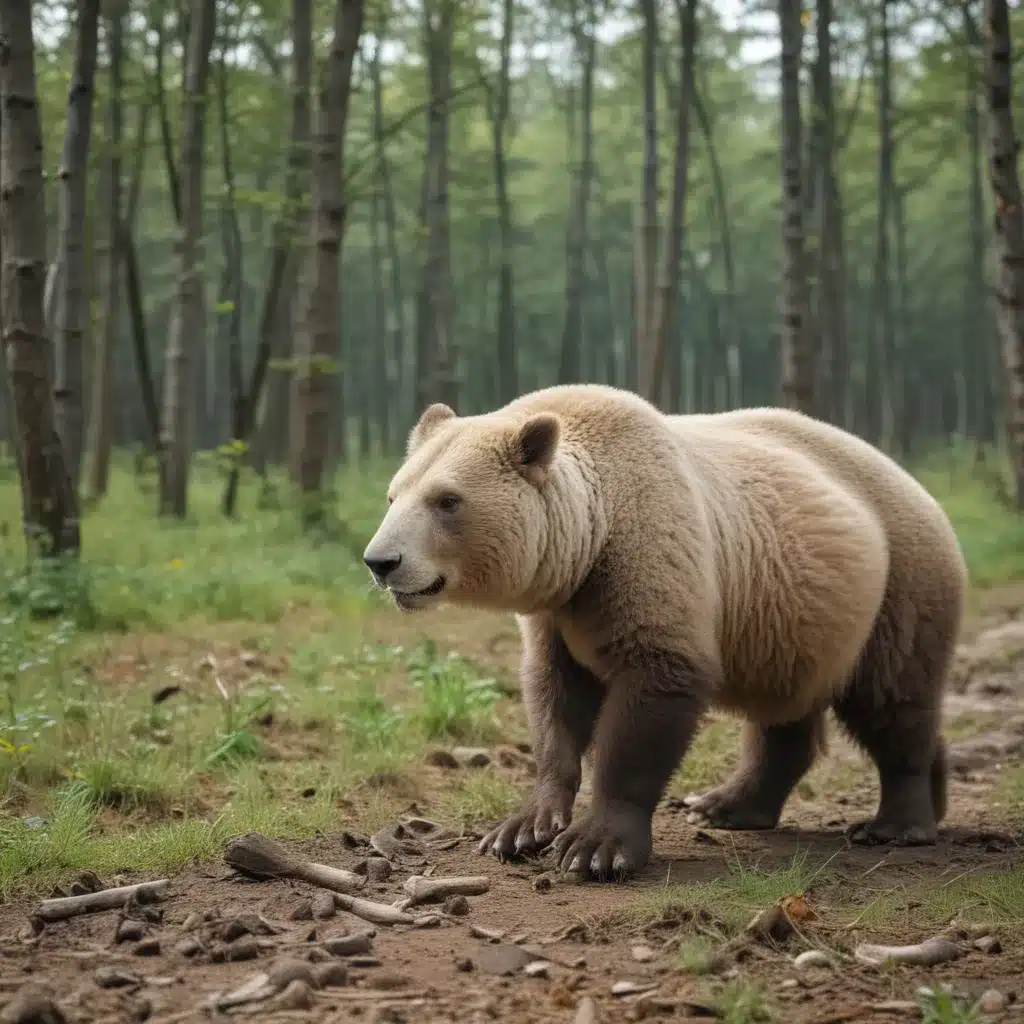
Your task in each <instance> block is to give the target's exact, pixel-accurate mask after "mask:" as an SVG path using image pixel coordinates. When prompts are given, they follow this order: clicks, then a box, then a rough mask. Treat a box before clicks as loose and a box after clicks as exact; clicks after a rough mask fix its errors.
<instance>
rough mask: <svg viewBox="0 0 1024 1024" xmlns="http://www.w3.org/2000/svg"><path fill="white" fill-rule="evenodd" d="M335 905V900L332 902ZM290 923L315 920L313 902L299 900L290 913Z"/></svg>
mask: <svg viewBox="0 0 1024 1024" xmlns="http://www.w3.org/2000/svg"><path fill="white" fill-rule="evenodd" d="M332 903H333V900H332ZM288 920H289V921H312V920H313V901H312V900H299V902H298V903H296V904H295V906H294V907H292V909H291V910H290V911H289V912H288Z"/></svg>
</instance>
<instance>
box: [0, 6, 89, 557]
mask: <svg viewBox="0 0 1024 1024" xmlns="http://www.w3.org/2000/svg"><path fill="white" fill-rule="evenodd" d="M0 110H2V111H3V126H2V131H0V252H2V258H3V265H2V268H0V307H2V323H3V344H4V354H5V358H6V363H7V372H8V379H9V383H10V391H11V399H12V404H13V406H14V420H15V424H16V427H17V438H16V446H17V450H18V468H19V471H20V475H21V493H22V516H23V518H24V523H25V535H26V538H27V540H28V542H29V546H30V550H33V549H37V550H38V551H39V552H41V553H42V554H44V555H46V556H58V555H62V554H65V553H77V551H78V550H79V547H80V534H79V525H78V505H77V501H76V499H75V490H74V487H73V486H72V483H71V477H70V475H69V474H68V470H67V464H66V462H65V459H64V451H63V448H62V447H61V442H60V436H59V434H58V433H57V426H56V416H55V410H54V401H53V379H52V377H51V372H50V364H51V359H52V350H51V346H50V343H49V339H48V337H47V334H46V328H45V323H44V315H43V293H44V291H45V288H46V220H45V205H44V200H43V140H42V127H41V123H40V115H39V102H38V99H37V96H36V70H35V48H34V44H33V38H32V5H31V4H29V3H6V4H2V5H0Z"/></svg>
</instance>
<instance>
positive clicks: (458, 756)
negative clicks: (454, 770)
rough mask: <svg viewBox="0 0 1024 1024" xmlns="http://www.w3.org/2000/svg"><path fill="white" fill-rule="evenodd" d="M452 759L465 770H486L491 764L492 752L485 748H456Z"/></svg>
mask: <svg viewBox="0 0 1024 1024" xmlns="http://www.w3.org/2000/svg"><path fill="white" fill-rule="evenodd" d="M452 757H453V758H454V759H455V761H456V763H457V764H459V765H461V766H462V767H463V768H486V767H487V766H488V765H489V764H490V763H491V755H490V752H489V751H487V750H485V749H484V748H483V747H454V748H453V749H452Z"/></svg>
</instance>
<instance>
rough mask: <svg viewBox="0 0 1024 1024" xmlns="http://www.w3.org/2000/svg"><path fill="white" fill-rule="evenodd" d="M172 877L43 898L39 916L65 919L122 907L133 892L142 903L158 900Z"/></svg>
mask: <svg viewBox="0 0 1024 1024" xmlns="http://www.w3.org/2000/svg"><path fill="white" fill-rule="evenodd" d="M169 881H170V880H169V879H167V878H161V879H160V880H159V881H156V882H139V883H138V884H137V885H119V886H118V887H117V888H115V889H100V891H99V892H86V893H82V895H81V896H61V897H59V898H57V899H52V900H43V901H42V903H40V904H39V907H38V909H37V910H36V916H37V917H39V918H41V919H42V920H43V921H66V920H67V919H68V918H69V917H77V916H78V915H79V914H88V913H91V912H93V911H96V910H114V909H115V908H116V907H123V906H124V905H125V904H126V903H127V902H128V901H129V900H130V899H131V898H132V897H133V896H134V897H135V899H136V900H137V901H138V902H139V903H159V902H160V900H161V899H163V897H164V895H165V893H166V892H167V886H168V884H169Z"/></svg>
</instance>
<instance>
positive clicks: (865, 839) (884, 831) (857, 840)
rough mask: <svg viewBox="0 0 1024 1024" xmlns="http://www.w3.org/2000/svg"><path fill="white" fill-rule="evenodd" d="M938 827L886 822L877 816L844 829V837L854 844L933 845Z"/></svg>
mask: <svg viewBox="0 0 1024 1024" xmlns="http://www.w3.org/2000/svg"><path fill="white" fill-rule="evenodd" d="M938 831H939V830H938V828H937V827H935V826H932V827H931V828H929V827H927V826H925V825H921V824H910V823H907V822H900V823H897V822H886V821H879V820H878V819H877V818H876V819H873V820H871V821H858V822H854V824H852V825H850V826H849V827H848V828H847V829H846V838H847V840H848V841H849V842H850V843H851V844H852V845H854V846H933V845H934V844H935V841H936V840H937V839H938Z"/></svg>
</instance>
